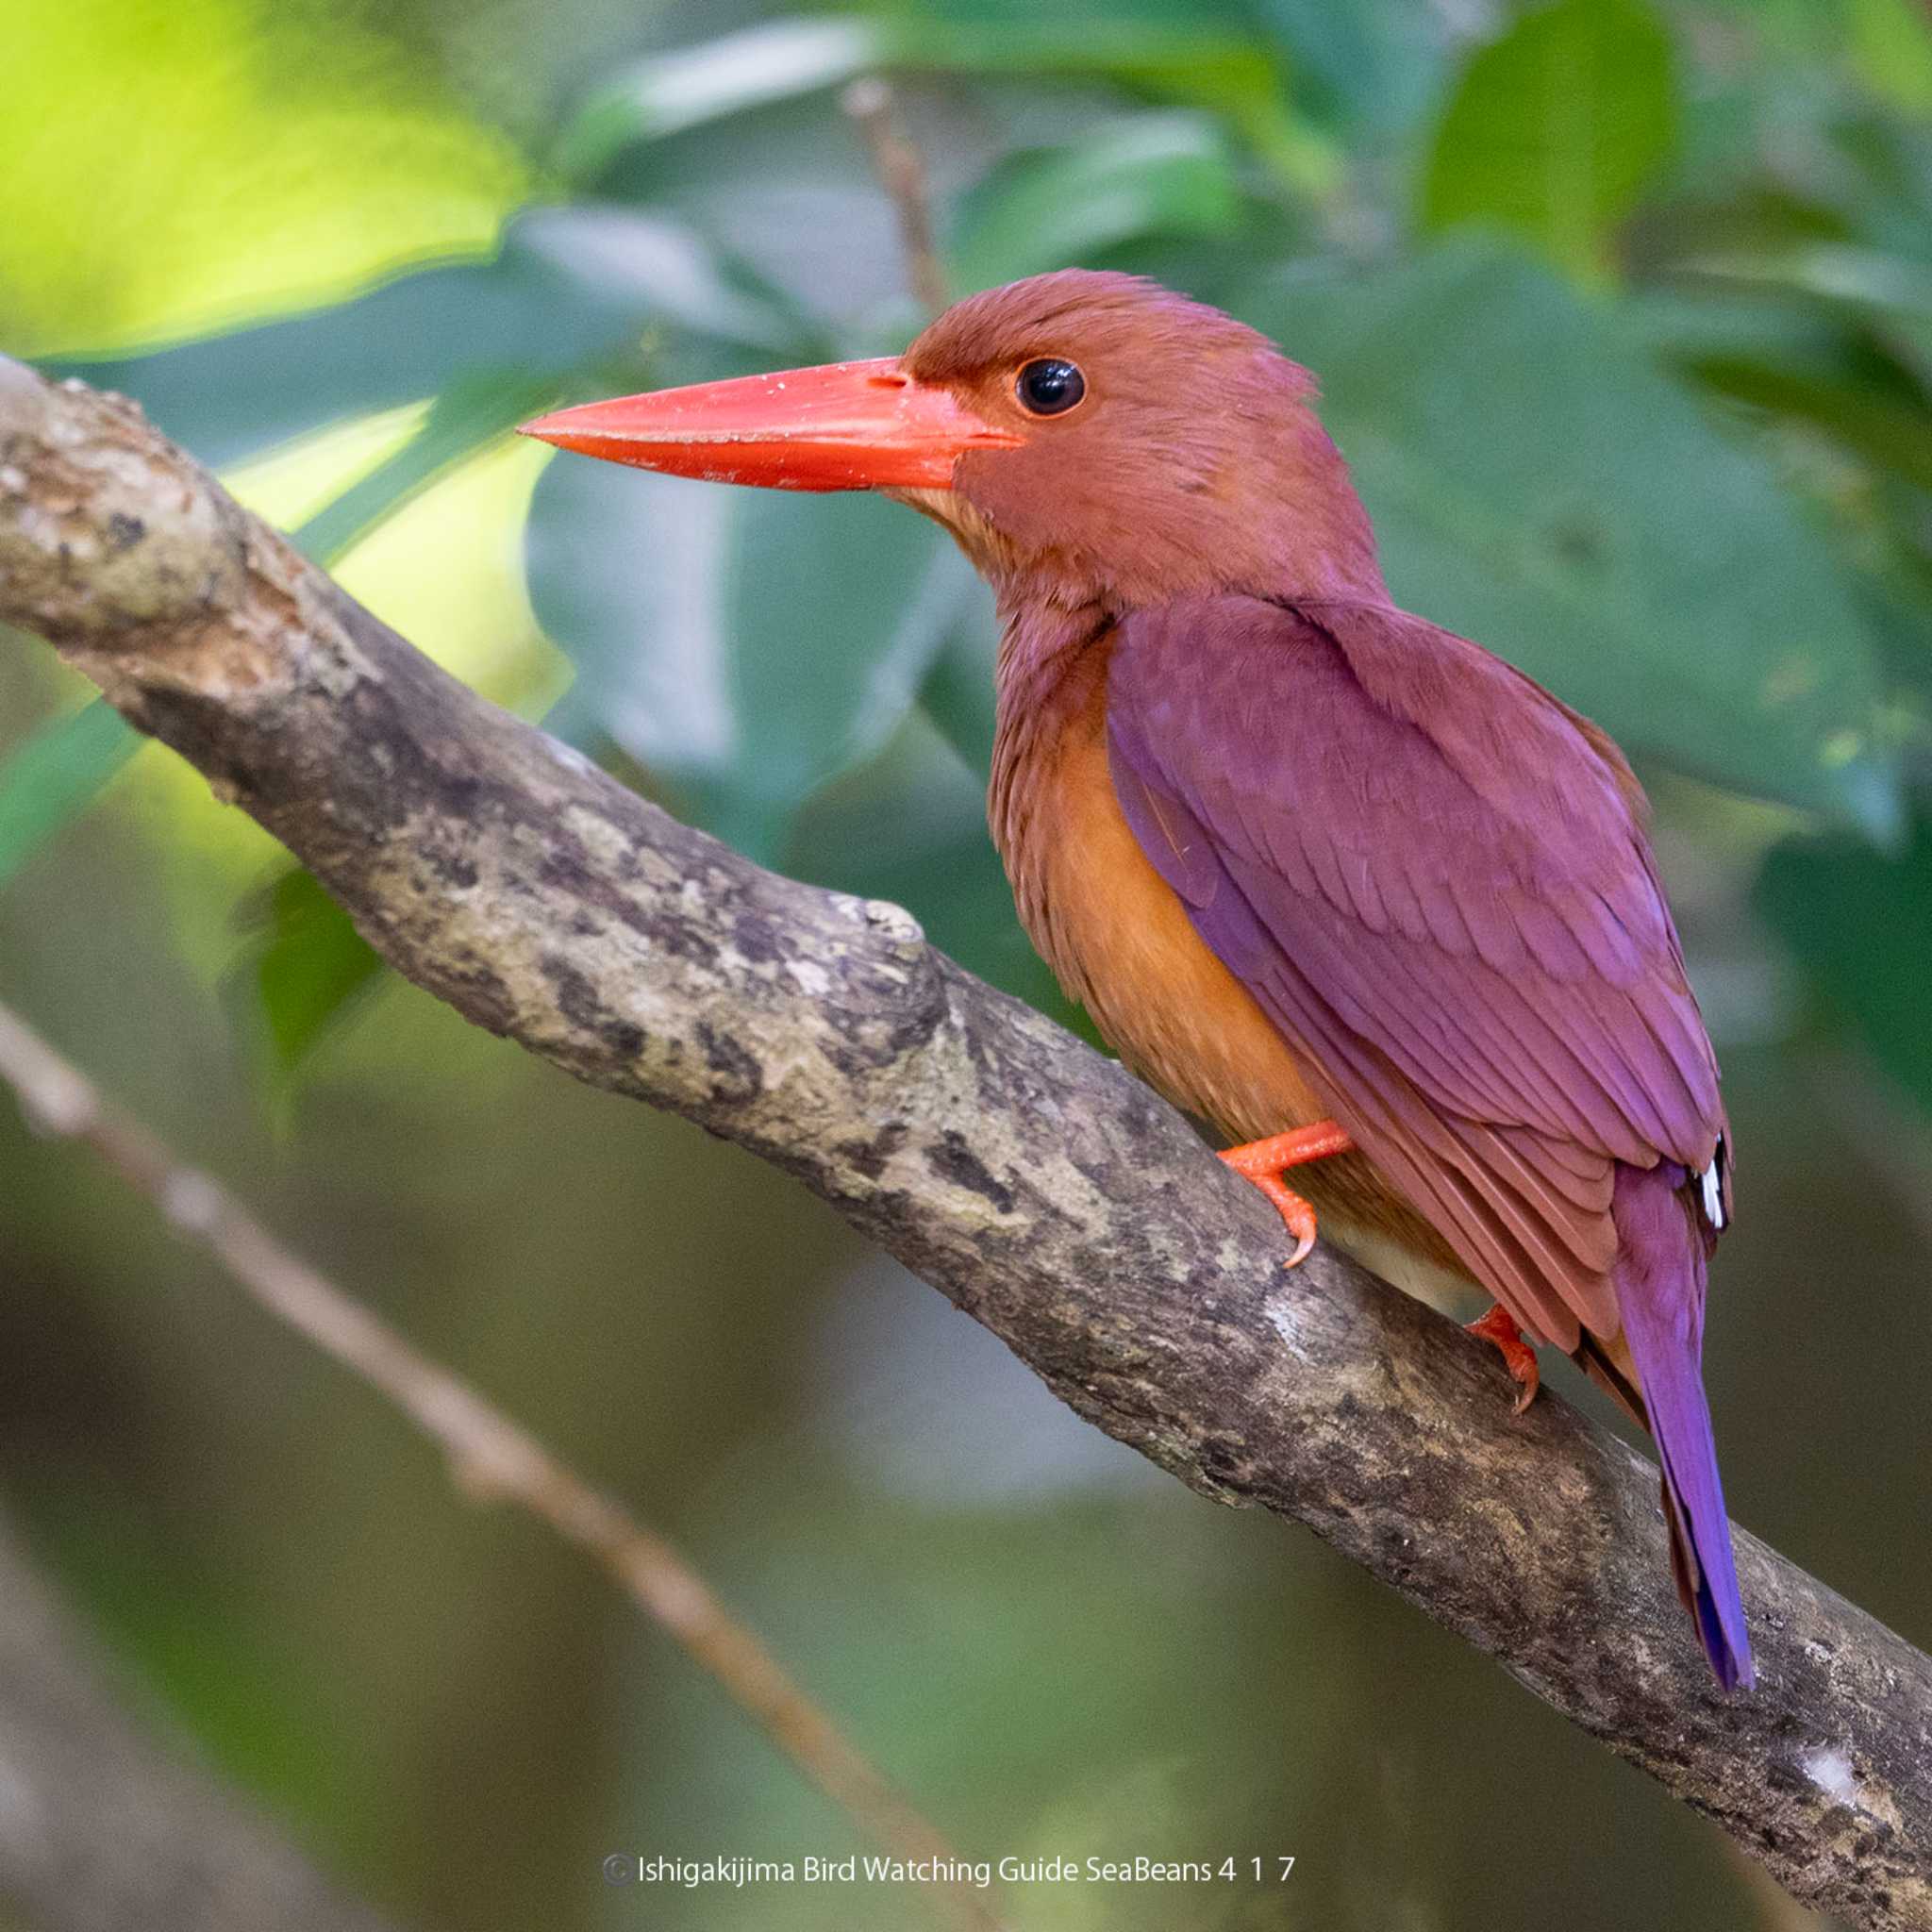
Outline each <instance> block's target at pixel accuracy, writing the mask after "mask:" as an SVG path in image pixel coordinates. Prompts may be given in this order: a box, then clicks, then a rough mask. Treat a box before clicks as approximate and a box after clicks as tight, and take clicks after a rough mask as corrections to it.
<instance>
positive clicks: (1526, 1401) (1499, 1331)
mask: <svg viewBox="0 0 1932 1932" xmlns="http://www.w3.org/2000/svg"><path fill="white" fill-rule="evenodd" d="M1467 1332H1468V1333H1469V1334H1471V1335H1479V1336H1481V1337H1482V1339H1483V1340H1484V1341H1488V1342H1492V1343H1494V1345H1495V1347H1496V1349H1497V1350H1498V1351H1499V1352H1500V1354H1501V1355H1502V1357H1503V1366H1504V1367H1505V1368H1506V1369H1507V1370H1508V1371H1509V1374H1510V1375H1511V1377H1512V1378H1513V1379H1514V1380H1515V1381H1516V1382H1517V1383H1518V1384H1519V1385H1520V1391H1521V1392H1520V1393H1519V1394H1518V1395H1517V1397H1516V1413H1517V1414H1518V1415H1521V1414H1522V1413H1523V1412H1524V1409H1526V1408H1527V1407H1529V1405H1530V1404H1531V1403H1532V1402H1534V1401H1535V1400H1536V1393H1537V1391H1538V1390H1539V1389H1540V1388H1541V1387H1542V1371H1541V1369H1539V1368H1538V1367H1537V1360H1536V1350H1535V1349H1533V1348H1532V1347H1530V1345H1529V1344H1528V1342H1526V1341H1524V1339H1523V1330H1522V1329H1521V1328H1519V1327H1518V1326H1517V1325H1516V1318H1515V1317H1514V1316H1513V1315H1512V1314H1510V1312H1509V1310H1508V1309H1507V1308H1506V1307H1504V1306H1503V1304H1502V1303H1501V1302H1498V1303H1497V1304H1496V1305H1495V1307H1492V1308H1491V1310H1490V1312H1489V1313H1488V1314H1487V1315H1485V1316H1483V1317H1482V1319H1481V1320H1480V1321H1475V1322H1471V1323H1469V1324H1467Z"/></svg>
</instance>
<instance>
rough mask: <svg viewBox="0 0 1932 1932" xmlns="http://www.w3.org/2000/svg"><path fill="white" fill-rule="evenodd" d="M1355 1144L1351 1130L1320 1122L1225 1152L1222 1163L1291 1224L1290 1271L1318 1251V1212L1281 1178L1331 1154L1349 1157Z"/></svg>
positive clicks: (1224, 1150) (1225, 1150) (1328, 1122)
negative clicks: (1251, 1184) (1248, 1182)
mask: <svg viewBox="0 0 1932 1932" xmlns="http://www.w3.org/2000/svg"><path fill="white" fill-rule="evenodd" d="M1354 1144H1355V1143H1354V1142H1353V1141H1351V1140H1350V1139H1349V1138H1348V1133H1347V1130H1346V1129H1345V1128H1343V1127H1341V1126H1340V1125H1338V1124H1336V1123H1335V1122H1334V1121H1317V1122H1316V1123H1315V1124H1314V1125H1313V1126H1308V1127H1295V1128H1293V1129H1291V1131H1290V1132H1288V1133H1286V1134H1273V1135H1270V1136H1269V1138H1268V1139H1267V1140H1265V1141H1246V1142H1245V1143H1244V1144H1242V1145H1241V1146H1240V1147H1226V1148H1224V1149H1223V1150H1222V1155H1221V1158H1222V1159H1223V1160H1224V1161H1226V1163H1227V1164H1228V1166H1230V1167H1231V1168H1233V1169H1234V1171H1235V1173H1237V1174H1241V1176H1243V1178H1245V1179H1247V1180H1251V1181H1253V1182H1254V1184H1255V1185H1256V1186H1257V1188H1259V1189H1260V1191H1262V1193H1264V1194H1265V1195H1267V1197H1268V1199H1269V1200H1270V1201H1271V1202H1272V1203H1273V1204H1274V1211H1275V1212H1276V1213H1277V1214H1279V1215H1280V1216H1281V1218H1282V1220H1283V1221H1285V1222H1286V1223H1287V1224H1288V1231H1289V1233H1290V1234H1291V1235H1293V1236H1294V1253H1293V1254H1291V1256H1290V1257H1288V1263H1287V1265H1288V1266H1289V1267H1291V1268H1297V1267H1299V1266H1300V1265H1301V1264H1302V1263H1303V1262H1304V1261H1306V1260H1307V1258H1308V1256H1309V1254H1310V1252H1311V1251H1312V1250H1313V1248H1314V1245H1315V1210H1314V1209H1313V1208H1311V1207H1309V1206H1308V1204H1307V1202H1306V1201H1305V1200H1303V1199H1302V1197H1301V1196H1300V1195H1299V1194H1297V1193H1296V1192H1295V1191H1294V1190H1293V1189H1292V1188H1291V1187H1290V1186H1289V1185H1288V1183H1287V1182H1286V1181H1284V1180H1283V1179H1282V1178H1281V1171H1282V1169H1283V1168H1287V1167H1300V1166H1301V1165H1302V1164H1303V1163H1304V1162H1306V1161H1310V1160H1324V1159H1326V1158H1328V1156H1329V1155H1331V1154H1345V1153H1347V1152H1348V1150H1349V1149H1350V1148H1351V1147H1352V1146H1353V1145H1354Z"/></svg>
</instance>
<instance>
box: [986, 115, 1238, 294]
mask: <svg viewBox="0 0 1932 1932" xmlns="http://www.w3.org/2000/svg"><path fill="white" fill-rule="evenodd" d="M1239 218H1240V196H1239V190H1238V188H1237V184H1236V180H1235V173H1234V164H1233V161H1232V158H1230V156H1229V154H1228V152H1227V145H1226V143H1225V142H1224V141H1223V139H1222V137H1221V134H1220V132H1219V130H1218V129H1217V128H1216V126H1215V125H1214V123H1213V122H1212V121H1210V120H1208V119H1207V118H1206V117H1205V116H1202V115H1198V114H1183V113H1169V114H1136V115H1133V116H1131V117H1128V118H1126V119H1124V120H1121V121H1118V122H1116V123H1114V124H1112V125H1108V126H1105V127H1101V128H1097V129H1095V130H1094V131H1093V132H1091V133H1090V134H1087V135H1084V136H1083V137H1082V138H1081V139H1079V140H1078V141H1075V142H1069V143H1068V144H1067V145H1066V146H1064V147H1057V148H1049V149H1046V150H1044V151H1036V152H1033V153H1026V154H1017V155H1012V156H1009V157H1008V158H1007V159H1006V160H1004V161H1002V162H1001V163H1000V164H999V165H998V166H997V167H996V168H994V169H993V171H992V173H991V175H988V176H987V178H986V179H985V180H984V181H982V182H981V183H980V184H979V186H978V187H977V188H976V189H975V190H974V192H973V193H972V194H971V195H970V196H968V198H967V200H966V202H965V204H964V206H963V207H962V208H961V210H960V213H959V217H958V226H957V230H956V233H955V235H954V238H953V242H952V245H951V247H950V249H949V250H948V255H949V258H950V261H951V281H952V284H953V286H954V288H955V289H957V290H958V291H971V290H974V289H988V288H992V287H995V286H997V285H998V284H999V283H1001V282H1009V281H1015V280H1017V279H1018V278H1019V277H1020V276H1022V275H1037V274H1039V273H1040V272H1041V270H1042V269H1051V268H1063V267H1065V266H1067V265H1068V264H1069V263H1077V262H1081V261H1083V260H1085V259H1087V258H1090V257H1092V256H1094V255H1097V254H1099V253H1100V252H1101V251H1102V250H1104V249H1107V248H1110V247H1112V246H1114V245H1115V244H1117V243H1119V242H1125V241H1130V240H1132V239H1134V238H1136V237H1140V236H1146V235H1162V234H1164V235H1192V236H1200V235H1215V234H1225V233H1226V232H1227V231H1228V230H1229V229H1231V228H1232V227H1233V226H1234V225H1235V224H1236V222H1237V221H1238V220H1239Z"/></svg>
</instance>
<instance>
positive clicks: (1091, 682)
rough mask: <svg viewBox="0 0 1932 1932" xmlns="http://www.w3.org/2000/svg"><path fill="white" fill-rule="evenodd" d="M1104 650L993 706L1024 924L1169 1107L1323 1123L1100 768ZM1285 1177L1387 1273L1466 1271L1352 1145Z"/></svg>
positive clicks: (1224, 1125)
mask: <svg viewBox="0 0 1932 1932" xmlns="http://www.w3.org/2000/svg"><path fill="white" fill-rule="evenodd" d="M1107 654H1108V641H1107V640H1105V639H1103V640H1101V641H1099V642H1097V643H1095V644H1093V645H1091V646H1090V647H1089V648H1088V649H1087V650H1086V651H1085V652H1084V653H1083V654H1082V655H1081V656H1080V658H1078V660H1077V661H1076V662H1075V663H1074V664H1073V665H1072V666H1071V667H1070V668H1069V669H1068V670H1067V671H1066V673H1065V674H1064V675H1062V676H1061V677H1060V678H1059V680H1058V683H1056V684H1055V685H1054V687H1053V688H1052V690H1051V691H1050V692H1047V693H1042V694H1041V702H1039V703H1037V704H1035V705H1033V706H1031V707H1030V708H1027V709H1026V710H1025V712H1024V715H1015V716H1011V717H1008V715H1006V711H1005V708H1003V712H1002V718H1001V730H1000V740H999V744H998V746H997V747H996V749H995V753H994V770H993V781H992V789H991V821H992V831H993V838H994V840H995V841H996V842H997V844H998V845H999V848H1000V856H1001V858H1003V859H1004V860H1005V862H1006V868H1007V875H1008V878H1009V879H1010V880H1011V881H1012V886H1013V896H1014V899H1015V901H1016V903H1017V904H1018V907H1019V911H1020V919H1021V923H1022V924H1024V926H1025V928H1026V932H1027V935H1028V937H1029V938H1030V939H1031V940H1032V941H1033V943H1034V945H1035V946H1036V947H1037V948H1038V949H1039V951H1040V953H1041V957H1042V958H1044V959H1045V960H1046V962H1047V964H1048V965H1049V966H1051V967H1052V968H1053V971H1054V974H1055V976H1056V977H1057V978H1058V980H1059V982H1060V984H1061V986H1062V987H1064V988H1065V989H1066V991H1067V992H1068V994H1069V995H1070V996H1071V997H1072V998H1074V999H1076V1000H1078V1001H1079V1002H1080V1003H1081V1005H1083V1006H1084V1007H1085V1008H1087V1010H1088V1011H1089V1012H1090V1013H1091V1015H1092V1016H1093V1022H1094V1024H1095V1025H1096V1026H1097V1027H1098V1028H1099V1029H1100V1031H1101V1033H1102V1034H1103V1035H1104V1036H1105V1037H1106V1039H1107V1040H1108V1042H1109V1044H1111V1045H1112V1046H1113V1047H1114V1049H1115V1050H1116V1051H1117V1052H1118V1053H1119V1054H1120V1056H1121V1058H1122V1059H1124V1061H1125V1062H1126V1063H1127V1065H1128V1066H1130V1067H1131V1068H1133V1070H1134V1071H1135V1072H1136V1073H1137V1074H1140V1075H1141V1077H1142V1078H1143V1079H1145V1080H1146V1081H1148V1082H1149V1084H1150V1085H1152V1086H1154V1087H1156V1088H1158V1090H1159V1091H1161V1092H1162V1093H1164V1094H1165V1095H1166V1096H1167V1097H1168V1098H1169V1099H1170V1100H1172V1101H1173V1102H1174V1104H1175V1105H1176V1106H1177V1107H1180V1108H1184V1109H1186V1110H1187V1111H1188V1112H1190V1113H1192V1114H1196V1115H1199V1116H1201V1117H1203V1118H1204V1119H1206V1120H1208V1121H1209V1122H1210V1123H1212V1124H1214V1125H1215V1126H1217V1127H1219V1128H1220V1129H1222V1130H1223V1131H1224V1133H1225V1134H1226V1135H1227V1137H1228V1138H1229V1140H1230V1141H1257V1140H1260V1139H1262V1138H1263V1137H1264V1136H1266V1135H1269V1134H1278V1133H1281V1132H1283V1131H1285V1130H1286V1129H1288V1128H1290V1127H1297V1126H1305V1125H1307V1124H1309V1123H1311V1122H1314V1121H1319V1120H1325V1119H1326V1118H1328V1115H1329V1111H1330V1110H1329V1108H1328V1107H1327V1106H1326V1105H1325V1104H1324V1102H1323V1101H1322V1099H1321V1098H1320V1096H1319V1095H1318V1094H1317V1093H1316V1092H1315V1091H1314V1089H1313V1088H1312V1087H1311V1086H1310V1085H1309V1084H1308V1082H1307V1078H1306V1077H1305V1076H1304V1075H1303V1074H1302V1071H1301V1068H1300V1067H1299V1065H1298V1064H1297V1063H1296V1059H1295V1056H1294V1053H1293V1050H1292V1048H1291V1044H1290V1042H1289V1041H1287V1040H1286V1039H1285V1038H1284V1037H1283V1035H1282V1033H1281V1032H1280V1030H1279V1029H1278V1028H1277V1027H1276V1026H1275V1024H1274V1022H1273V1021H1272V1020H1271V1019H1270V1018H1269V1017H1268V1015H1267V1014H1266V1013H1264V1012H1263V1011H1262V1009H1261V1008H1260V1007H1259V1006H1257V1004H1256V1002H1255V1000H1254V998H1253V996H1252V995H1251V994H1250V993H1249V992H1248V991H1247V990H1246V988H1244V987H1243V986H1242V985H1241V982H1240V981H1239V980H1238V979H1236V978H1235V976H1234V974H1231V973H1230V972H1229V971H1228V970H1227V968H1226V967H1225V966H1224V965H1223V964H1222V963H1221V961H1220V960H1219V959H1218V958H1216V957H1215V955H1214V954H1213V953H1212V952H1211V951H1210V950H1209V948H1208V945H1207V943H1206V941H1203V940H1202V938H1201V936H1200V935H1199V934H1198V933H1197V932H1196V931H1195V930H1194V927H1193V923H1192V922H1191V920H1190V919H1189V917H1188V914H1187V908H1185V907H1184V906H1183V904H1182V903H1181V900H1180V898H1179V897H1178V895H1177V894H1176V893H1175V892H1174V891H1173V889H1172V888H1171V887H1170V886H1169V885H1168V883H1167V881H1166V880H1165V879H1163V878H1162V877H1161V876H1160V874H1159V873H1158V872H1157V871H1156V870H1155V868H1154V866H1153V864H1152V862H1151V861H1150V860H1149V859H1148V858H1147V857H1146V855H1145V854H1144V853H1143V852H1142V851H1141V845H1140V841H1138V840H1137V839H1136V838H1135V837H1134V834H1133V830H1132V828H1131V827H1130V826H1129V825H1128V824H1127V821H1126V818H1125V815H1124V813H1123V812H1122V810H1121V808H1120V801H1119V799H1118V798H1117V797H1116V796H1115V793H1114V789H1113V780H1112V776H1111V774H1109V772H1108V757H1107V735H1106V697H1107V677H1106V667H1107ZM1293 1185H1294V1187H1295V1189H1296V1191H1298V1192H1301V1193H1305V1194H1307V1197H1308V1198H1309V1199H1310V1200H1311V1201H1312V1202H1313V1203H1314V1204H1315V1207H1316V1208H1317V1210H1318V1212H1320V1213H1321V1214H1322V1216H1323V1217H1324V1232H1325V1233H1327V1234H1329V1235H1330V1236H1331V1237H1333V1238H1335V1239H1337V1240H1338V1241H1341V1243H1342V1245H1344V1246H1353V1247H1358V1248H1362V1249H1365V1250H1372V1251H1373V1252H1374V1260H1375V1263H1376V1265H1378V1266H1381V1267H1383V1268H1384V1271H1385V1272H1387V1262H1388V1257H1387V1254H1386V1252H1385V1250H1386V1248H1387V1246H1388V1245H1389V1244H1391V1243H1392V1244H1393V1245H1394V1246H1395V1247H1396V1248H1398V1249H1400V1250H1403V1251H1405V1252H1407V1254H1408V1255H1410V1256H1412V1257H1414V1259H1415V1260H1417V1261H1419V1262H1421V1263H1423V1264H1424V1265H1425V1267H1426V1268H1427V1269H1428V1270H1429V1271H1430V1272H1434V1271H1435V1270H1439V1269H1446V1270H1447V1271H1448V1272H1450V1273H1451V1274H1454V1275H1456V1276H1457V1277H1459V1278H1462V1279H1467V1274H1466V1271H1465V1270H1464V1269H1463V1268H1462V1266H1461V1264H1460V1263H1459V1262H1458V1261H1457V1259H1456V1257H1455V1256H1454V1254H1453V1253H1452V1252H1451V1251H1450V1249H1449V1248H1448V1246H1447V1244H1446V1243H1445V1242H1444V1241H1442V1239H1441V1236H1440V1235H1438V1234H1437V1233H1436V1231H1435V1230H1434V1229H1433V1228H1432V1227H1430V1226H1429V1224H1427V1223H1426V1222H1424V1220H1423V1219H1422V1218H1421V1217H1420V1216H1419V1215H1418V1214H1416V1213H1415V1211H1414V1210H1413V1209H1412V1208H1410V1207H1409V1206H1408V1204H1407V1202H1406V1201H1404V1200H1403V1199H1402V1198H1401V1197H1400V1196H1399V1195H1397V1194H1396V1193H1395V1192H1394V1191H1392V1190H1391V1188H1390V1187H1389V1186H1388V1185H1387V1183H1386V1182H1384V1181H1383V1180H1382V1178H1381V1176H1380V1175H1379V1174H1377V1173H1376V1172H1375V1170H1374V1168H1373V1167H1372V1166H1371V1165H1370V1164H1369V1162H1368V1161H1367V1160H1366V1159H1364V1158H1362V1157H1361V1156H1359V1155H1344V1156H1341V1157H1339V1158H1331V1159H1328V1160H1323V1161H1319V1162H1316V1163H1314V1164H1312V1165H1310V1166H1308V1167H1307V1168H1304V1169H1302V1170H1300V1171H1299V1172H1298V1173H1297V1174H1295V1175H1294V1176H1293ZM1405 1272H1408V1273H1411V1274H1412V1273H1413V1271H1412V1270H1411V1271H1405ZM1405 1285H1410V1284H1408V1283H1406V1284H1405Z"/></svg>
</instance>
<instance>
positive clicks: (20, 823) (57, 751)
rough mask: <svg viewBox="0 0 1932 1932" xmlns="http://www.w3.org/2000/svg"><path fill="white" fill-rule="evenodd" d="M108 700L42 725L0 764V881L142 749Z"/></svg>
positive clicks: (135, 734)
mask: <svg viewBox="0 0 1932 1932" xmlns="http://www.w3.org/2000/svg"><path fill="white" fill-rule="evenodd" d="M141 746H142V736H141V734H140V732H138V731H137V730H135V728H134V726H133V725H131V724H128V723H127V721H126V720H125V718H123V717H122V715H121V713H120V712H119V711H117V710H116V709H115V708H113V706H112V705H110V704H108V701H107V699H106V698H95V699H94V700H93V702H92V704H87V705H83V706H82V707H81V708H80V709H79V710H77V711H70V712H69V713H68V714H67V716H65V717H64V718H57V719H56V720H55V721H54V722H53V723H52V724H43V725H42V726H41V728H40V729H39V730H38V731H36V732H34V733H33V734H32V735H31V736H30V737H28V738H27V739H26V740H25V741H24V742H22V743H21V744H18V745H16V746H15V747H14V749H13V751H12V752H11V753H10V754H9V755H8V758H6V760H5V761H4V762H0V886H4V885H5V884H6V883H7V882H8V880H9V879H10V878H12V876H13V875H14V874H15V873H17V872H18V871H19V870H20V869H21V867H22V866H23V865H25V863H26V861H27V860H28V859H29V858H32V857H33V856H34V854H35V853H36V852H38V851H39V850H40V849H41V847H42V845H44V844H45V843H46V841H48V840H49V839H51V838H53V837H54V835H55V834H56V833H57V832H58V831H60V830H61V828H62V827H63V826H65V825H67V824H70V823H72V821H73V820H75V819H76V818H78V817H79V815H80V814H81V813H82V812H83V811H84V810H86V808H88V806H90V805H91V804H92V802H93V801H94V799H95V798H96V797H97V796H99V794H100V792H101V791H102V790H103V788H104V787H105V786H106V785H107V783H108V780H109V779H110V778H112V777H113V775H114V774H115V773H117V772H118V771H120V769H121V768H122V766H123V765H125V763H126V762H127V760H128V759H129V758H132V757H133V756H134V754H135V753H136V752H137V751H139V750H140V749H141Z"/></svg>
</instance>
